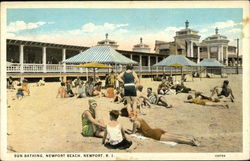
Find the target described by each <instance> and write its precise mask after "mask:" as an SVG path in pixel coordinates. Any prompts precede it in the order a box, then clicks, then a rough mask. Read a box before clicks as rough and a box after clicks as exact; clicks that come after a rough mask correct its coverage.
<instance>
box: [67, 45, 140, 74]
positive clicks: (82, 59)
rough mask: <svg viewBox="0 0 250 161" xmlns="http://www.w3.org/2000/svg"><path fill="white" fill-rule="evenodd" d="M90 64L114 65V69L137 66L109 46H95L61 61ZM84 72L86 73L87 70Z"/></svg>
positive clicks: (134, 62)
mask: <svg viewBox="0 0 250 161" xmlns="http://www.w3.org/2000/svg"><path fill="white" fill-rule="evenodd" d="M91 62H97V63H103V64H109V65H114V66H115V69H116V68H117V66H116V65H127V64H138V63H137V62H136V61H133V60H131V59H129V58H127V57H126V56H123V55H122V54H120V53H119V52H117V51H116V50H114V49H113V48H112V47H110V46H95V47H92V48H89V49H87V50H85V51H83V52H81V53H79V54H78V55H75V56H73V57H71V58H69V59H66V60H65V61H63V63H71V64H84V63H91ZM86 71H87V72H88V70H86ZM115 71H117V70H115Z"/></svg>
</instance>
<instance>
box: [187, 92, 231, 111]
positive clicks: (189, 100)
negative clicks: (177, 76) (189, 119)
mask: <svg viewBox="0 0 250 161" xmlns="http://www.w3.org/2000/svg"><path fill="white" fill-rule="evenodd" d="M184 102H186V103H194V104H198V105H203V106H215V107H223V108H229V105H228V104H226V103H225V102H219V100H218V99H213V98H209V99H202V98H198V97H197V98H194V99H193V97H192V96H191V95H188V97H187V101H184Z"/></svg>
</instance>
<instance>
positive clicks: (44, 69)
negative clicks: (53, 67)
mask: <svg viewBox="0 0 250 161" xmlns="http://www.w3.org/2000/svg"><path fill="white" fill-rule="evenodd" d="M43 72H44V73H46V47H43Z"/></svg>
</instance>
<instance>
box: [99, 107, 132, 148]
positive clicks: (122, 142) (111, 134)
mask: <svg viewBox="0 0 250 161" xmlns="http://www.w3.org/2000/svg"><path fill="white" fill-rule="evenodd" d="M109 117H110V122H109V123H108V124H107V127H106V130H105V132H104V137H103V139H102V144H104V145H105V146H106V147H107V148H111V149H127V148H129V147H130V146H131V145H132V142H131V141H128V139H127V137H126V134H125V132H124V130H123V127H122V126H121V124H120V123H119V122H118V121H117V119H118V117H119V111H117V110H112V111H110V112H109Z"/></svg>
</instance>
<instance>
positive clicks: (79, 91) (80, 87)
mask: <svg viewBox="0 0 250 161" xmlns="http://www.w3.org/2000/svg"><path fill="white" fill-rule="evenodd" d="M84 97H86V92H85V87H84V85H83V84H79V85H78V87H77V93H76V98H84Z"/></svg>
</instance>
